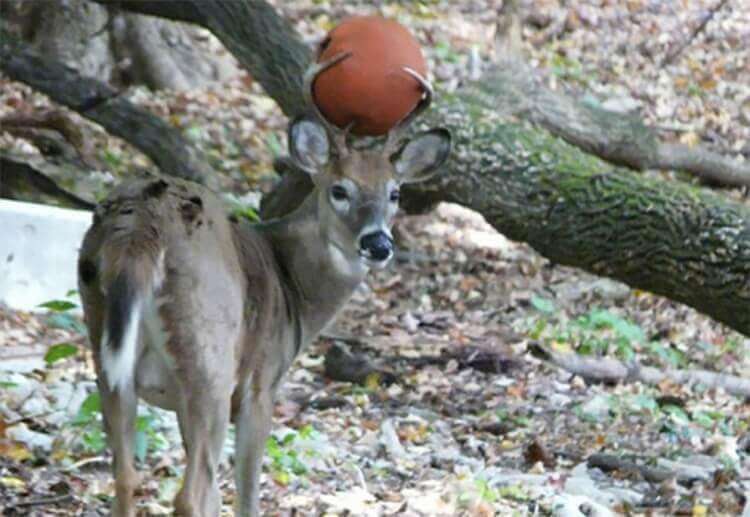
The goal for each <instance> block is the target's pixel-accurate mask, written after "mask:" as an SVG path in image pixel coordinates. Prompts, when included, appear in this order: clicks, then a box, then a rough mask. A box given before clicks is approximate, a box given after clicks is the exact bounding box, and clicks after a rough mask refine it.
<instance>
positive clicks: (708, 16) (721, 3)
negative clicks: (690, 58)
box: [661, 0, 728, 66]
mask: <svg viewBox="0 0 750 517" xmlns="http://www.w3.org/2000/svg"><path fill="white" fill-rule="evenodd" d="M727 1H728V0H719V1H718V2H717V3H716V5H714V6H713V7H712V8H711V9H709V11H708V14H706V15H705V16H704V17H703V20H701V22H700V23H699V24H698V25H696V27H695V28H694V29H693V32H692V33H691V34H690V36H688V37H687V38H686V39H685V40H684V41H683V42H682V44H681V45H680V46H679V47H677V48H676V49H674V50H673V51H672V52H670V53H669V54H667V56H666V57H665V58H664V60H663V61H662V62H661V66H666V65H668V64H670V63H671V62H672V61H673V60H674V58H676V57H677V56H679V55H680V53H681V52H682V51H683V50H685V48H686V47H687V46H688V45H690V44H691V43H692V42H693V40H695V38H696V37H697V36H698V34H700V33H701V32H703V30H704V29H705V28H706V25H708V22H710V21H711V20H712V19H713V17H714V15H715V14H716V13H717V12H718V11H719V10H720V9H721V8H722V7H724V5H725V4H726V3H727Z"/></svg>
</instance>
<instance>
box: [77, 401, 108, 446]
mask: <svg viewBox="0 0 750 517" xmlns="http://www.w3.org/2000/svg"><path fill="white" fill-rule="evenodd" d="M101 410H102V407H101V398H100V397H99V392H97V391H95V392H93V393H91V394H89V396H88V397H86V399H85V400H84V401H83V402H82V403H81V407H80V408H79V409H78V413H77V414H76V416H75V417H73V420H71V422H70V424H71V425H73V426H75V427H78V428H80V439H81V445H82V447H83V449H84V451H86V452H89V453H91V454H99V453H100V452H102V451H103V450H104V449H105V448H106V447H107V441H106V438H105V436H104V429H103V428H102V422H101Z"/></svg>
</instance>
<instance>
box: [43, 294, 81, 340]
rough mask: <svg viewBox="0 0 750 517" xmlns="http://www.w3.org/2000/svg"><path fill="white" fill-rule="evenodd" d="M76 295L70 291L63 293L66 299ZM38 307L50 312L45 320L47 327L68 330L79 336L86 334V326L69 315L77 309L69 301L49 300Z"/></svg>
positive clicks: (75, 305)
mask: <svg viewBox="0 0 750 517" xmlns="http://www.w3.org/2000/svg"><path fill="white" fill-rule="evenodd" d="M77 294H78V292H77V291H74V290H70V291H68V292H67V293H65V296H66V297H67V298H72V297H74V296H76V295H77ZM38 307H42V308H44V309H48V310H49V311H50V312H51V314H50V315H49V317H48V318H47V325H48V326H50V327H52V328H59V329H63V330H70V331H72V332H77V333H79V334H86V326H85V325H84V324H83V323H81V321H80V320H79V319H78V318H76V317H75V316H73V315H72V314H71V313H70V311H72V310H73V309H76V308H77V307H78V304H76V303H74V302H72V301H70V300H50V301H48V302H44V303H40V304H39V305H38Z"/></svg>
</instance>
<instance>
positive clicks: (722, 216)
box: [99, 0, 750, 335]
mask: <svg viewBox="0 0 750 517" xmlns="http://www.w3.org/2000/svg"><path fill="white" fill-rule="evenodd" d="M99 1H102V2H103V3H106V2H104V0H99ZM119 3H120V4H121V5H123V6H124V7H125V8H129V9H130V8H132V9H135V10H137V11H139V12H149V13H150V14H158V15H161V16H166V17H170V18H175V19H181V20H185V21H193V22H196V23H200V24H201V25H203V26H205V27H208V28H209V29H210V30H211V31H212V32H213V33H214V34H215V35H216V36H217V37H218V38H219V39H220V40H221V41H222V42H224V44H225V45H226V46H227V48H228V49H229V50H230V51H232V52H233V53H234V54H235V56H236V57H237V58H238V59H239V61H240V62H241V63H242V64H243V65H245V66H246V67H247V68H248V70H250V72H251V73H252V74H253V76H254V77H256V78H257V79H258V80H259V82H261V84H262V85H263V86H264V87H265V88H266V91H267V92H268V94H269V95H270V96H271V97H273V98H274V99H276V100H277V101H278V102H279V104H280V106H281V107H282V109H283V110H284V111H285V112H286V113H288V114H292V113H298V112H299V111H301V110H302V109H304V105H303V102H302V98H301V92H300V89H299V83H300V78H301V77H302V73H303V71H304V69H305V66H306V58H307V56H308V55H309V53H308V51H307V50H306V49H305V48H304V46H303V45H302V44H301V43H300V42H299V40H298V39H297V38H296V37H295V35H294V33H293V32H292V30H291V29H290V28H289V26H288V24H286V23H285V22H284V21H283V20H281V19H280V18H279V17H278V15H277V14H276V13H275V12H274V11H273V9H272V8H271V7H270V6H268V5H267V4H266V3H265V2H262V1H260V0H246V1H244V2H239V1H235V0H227V1H221V2H219V1H217V2H212V3H211V4H206V3H204V2H202V1H200V0H183V1H180V2H174V1H134V2H129V1H123V2H119ZM510 80H512V77H511V78H508V77H505V78H504V77H503V75H502V74H494V75H489V76H487V77H485V78H484V79H483V80H482V81H481V82H478V83H476V84H474V85H473V87H471V88H468V89H466V90H465V91H463V92H459V93H457V94H439V95H438V100H437V102H436V105H435V106H434V107H433V109H432V110H431V111H430V113H429V114H428V115H427V116H426V117H424V119H423V120H422V121H421V123H420V125H421V126H427V125H437V124H441V125H445V126H447V127H449V128H450V129H451V131H452V133H453V136H454V139H455V142H456V145H455V150H454V152H453V155H452V158H451V160H450V162H449V163H448V165H447V166H446V167H445V170H444V171H443V173H442V174H441V175H439V176H437V177H436V178H435V179H434V180H432V181H431V182H428V183H426V184H420V185H414V186H410V187H409V188H408V189H405V195H404V198H405V200H406V201H407V202H408V201H409V198H411V201H412V202H414V201H416V202H417V203H419V204H421V205H424V204H429V203H434V202H437V201H451V202H455V203H460V204H462V205H464V206H466V207H469V208H471V209H473V210H476V211H478V212H479V213H481V214H482V215H483V216H484V217H485V218H486V219H487V221H488V222H490V224H492V225H493V226H494V227H495V228H497V229H498V231H500V232H502V233H503V234H505V235H506V236H508V237H509V238H511V239H514V240H518V241H524V242H527V243H529V244H530V245H531V246H533V247H534V248H535V249H536V250H537V251H539V252H540V253H541V254H542V255H544V256H545V257H547V258H548V259H550V260H551V261H553V262H555V263H560V264H566V265H571V266H576V267H580V268H582V269H585V270H587V271H591V272H593V273H596V274H599V275H603V276H609V277H612V278H615V279H617V280H620V281H623V282H626V283H628V284H629V285H631V286H633V287H637V288H639V289H644V290H649V291H652V292H654V293H657V294H662V295H665V296H667V297H669V298H672V299H674V300H677V301H680V302H683V303H686V304H688V305H691V306H692V307H695V308H696V309H698V310H700V311H702V312H704V313H706V314H708V315H710V316H712V317H714V318H715V319H717V320H718V321H721V322H723V323H726V324H727V325H729V326H730V327H733V328H735V329H737V330H738V331H740V332H743V333H744V334H746V335H750V210H749V209H748V208H747V207H745V206H743V205H740V204H738V203H734V202H732V201H729V200H727V199H725V198H723V197H720V196H718V195H716V194H714V193H711V192H709V191H706V190H702V189H699V188H695V187H691V186H688V185H685V184H682V183H678V182H665V181H660V180H656V179H649V178H646V177H644V176H642V175H639V174H637V173H635V172H633V171H630V170H626V169H621V168H616V167H613V166H612V165H610V164H607V163H605V162H603V161H601V160H600V159H598V158H596V157H594V156H592V155H589V154H586V153H584V152H583V151H581V150H580V149H579V148H577V147H574V146H573V145H570V144H569V143H566V142H565V141H563V140H562V139H560V138H558V137H555V136H553V135H552V134H550V133H549V132H548V131H547V130H545V129H543V128H539V127H536V126H534V125H532V124H531V123H529V122H528V121H521V122H516V121H515V120H516V119H515V117H513V116H511V114H513V113H516V112H517V111H518V110H517V109H516V107H515V106H514V105H513V104H512V103H511V104H508V102H509V101H508V100H507V99H508V96H503V95H501V93H502V92H503V91H506V90H512V89H513V85H512V84H505V83H504V82H503V81H510ZM504 99H506V100H505V104H504ZM291 174H294V173H293V172H292V173H291ZM285 184H286V185H295V187H294V188H295V192H294V194H296V195H297V196H299V189H300V188H304V187H303V186H302V187H301V186H300V185H304V183H300V182H296V181H291V180H290V181H288V182H286V183H285ZM280 195H281V196H283V192H282V193H281V194H280Z"/></svg>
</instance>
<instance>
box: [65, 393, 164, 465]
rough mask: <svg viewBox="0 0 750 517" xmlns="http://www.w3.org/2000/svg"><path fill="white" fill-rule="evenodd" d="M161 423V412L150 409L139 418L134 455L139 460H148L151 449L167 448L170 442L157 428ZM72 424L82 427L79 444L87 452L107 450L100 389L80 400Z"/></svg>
mask: <svg viewBox="0 0 750 517" xmlns="http://www.w3.org/2000/svg"><path fill="white" fill-rule="evenodd" d="M158 423H159V418H158V415H157V414H156V413H153V412H151V411H148V412H147V414H145V415H139V416H138V417H136V421H135V457H136V458H137V459H138V461H141V462H142V461H145V459H146V456H147V454H148V453H149V452H157V451H161V450H164V449H166V448H167V446H168V445H169V444H168V443H167V440H166V439H165V438H164V436H163V435H162V434H161V433H160V432H159V431H158V426H157V424H158ZM70 425H72V426H74V427H77V428H79V429H80V434H79V436H80V444H81V446H82V448H83V450H84V451H85V452H87V453H91V454H99V453H101V452H102V451H104V449H105V448H106V447H107V441H106V435H105V433H104V428H103V427H102V407H101V396H100V395H99V392H98V391H95V392H93V393H91V394H90V395H89V396H88V397H86V399H85V400H84V401H83V402H82V403H81V407H80V408H79V410H78V413H77V414H76V416H75V417H74V418H73V419H72V420H71V422H70Z"/></svg>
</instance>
